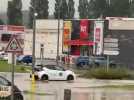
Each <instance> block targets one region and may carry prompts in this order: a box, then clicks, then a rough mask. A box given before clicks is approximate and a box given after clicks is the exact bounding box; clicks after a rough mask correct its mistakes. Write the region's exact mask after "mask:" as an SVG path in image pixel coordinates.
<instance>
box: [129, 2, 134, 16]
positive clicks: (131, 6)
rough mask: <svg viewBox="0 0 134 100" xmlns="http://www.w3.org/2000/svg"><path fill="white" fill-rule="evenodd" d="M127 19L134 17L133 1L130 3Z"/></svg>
mask: <svg viewBox="0 0 134 100" xmlns="http://www.w3.org/2000/svg"><path fill="white" fill-rule="evenodd" d="M129 17H134V0H132V1H131V2H130V13H129Z"/></svg>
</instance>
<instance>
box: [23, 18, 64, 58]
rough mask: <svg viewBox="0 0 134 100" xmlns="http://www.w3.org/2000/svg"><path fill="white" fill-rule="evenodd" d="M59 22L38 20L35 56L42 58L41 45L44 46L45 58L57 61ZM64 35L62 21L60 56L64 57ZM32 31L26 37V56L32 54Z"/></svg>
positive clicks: (28, 31) (61, 22)
mask: <svg viewBox="0 0 134 100" xmlns="http://www.w3.org/2000/svg"><path fill="white" fill-rule="evenodd" d="M57 29H58V21H57V20H37V21H36V41H35V42H36V44H35V55H36V57H37V58H40V50H41V46H40V45H41V44H44V58H52V59H55V58H56V56H57V35H58V30H57ZM62 33H63V21H62V20H60V38H59V55H62ZM32 35H33V32H32V30H27V32H26V35H25V42H24V44H25V46H24V54H25V55H27V54H30V55H31V54H32Z"/></svg>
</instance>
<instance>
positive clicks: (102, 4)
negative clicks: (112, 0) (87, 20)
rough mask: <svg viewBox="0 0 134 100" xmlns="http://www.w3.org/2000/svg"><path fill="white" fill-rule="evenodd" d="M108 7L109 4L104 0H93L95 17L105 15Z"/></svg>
mask: <svg viewBox="0 0 134 100" xmlns="http://www.w3.org/2000/svg"><path fill="white" fill-rule="evenodd" d="M108 9H109V5H108V3H107V1H106V0H94V12H95V18H98V17H100V16H102V17H106V16H107V12H108Z"/></svg>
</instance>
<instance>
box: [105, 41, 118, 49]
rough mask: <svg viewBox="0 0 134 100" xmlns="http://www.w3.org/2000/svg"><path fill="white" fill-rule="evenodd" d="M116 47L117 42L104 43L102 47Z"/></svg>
mask: <svg viewBox="0 0 134 100" xmlns="http://www.w3.org/2000/svg"><path fill="white" fill-rule="evenodd" d="M108 47H109V48H118V43H111V42H110V43H108V42H107V43H104V48H108Z"/></svg>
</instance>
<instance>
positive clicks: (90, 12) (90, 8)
mask: <svg viewBox="0 0 134 100" xmlns="http://www.w3.org/2000/svg"><path fill="white" fill-rule="evenodd" d="M94 9H95V2H94V0H90V1H89V3H88V18H95V16H96V15H95V10H94Z"/></svg>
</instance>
